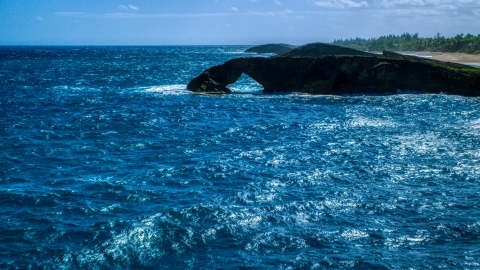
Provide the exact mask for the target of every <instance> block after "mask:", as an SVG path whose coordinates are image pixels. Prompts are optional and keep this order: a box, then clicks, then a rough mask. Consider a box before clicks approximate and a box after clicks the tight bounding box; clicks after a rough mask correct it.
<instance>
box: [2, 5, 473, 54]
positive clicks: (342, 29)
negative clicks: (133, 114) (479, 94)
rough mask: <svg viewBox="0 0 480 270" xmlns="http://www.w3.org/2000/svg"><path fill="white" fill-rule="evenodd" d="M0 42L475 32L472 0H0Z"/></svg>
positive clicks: (283, 39)
mask: <svg viewBox="0 0 480 270" xmlns="http://www.w3.org/2000/svg"><path fill="white" fill-rule="evenodd" d="M0 18H1V19H0V45H256V44H266V43H289V44H296V45H301V44H306V43H310V42H332V41H333V40H334V39H341V38H343V39H345V38H350V37H362V38H370V37H378V36H381V35H388V34H397V35H398V34H402V33H405V32H409V33H418V34H419V35H420V36H421V37H433V36H434V35H435V34H436V33H441V34H442V35H444V36H446V37H450V36H454V35H456V34H460V33H463V34H467V33H471V34H474V35H478V34H480V0H118V1H117V0H0Z"/></svg>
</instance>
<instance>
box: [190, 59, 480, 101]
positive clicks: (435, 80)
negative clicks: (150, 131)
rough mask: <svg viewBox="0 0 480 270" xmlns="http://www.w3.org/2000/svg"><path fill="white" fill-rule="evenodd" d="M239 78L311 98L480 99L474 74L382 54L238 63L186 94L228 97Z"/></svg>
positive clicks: (478, 76)
mask: <svg viewBox="0 0 480 270" xmlns="http://www.w3.org/2000/svg"><path fill="white" fill-rule="evenodd" d="M242 73H245V74H247V75H248V76H250V77H251V78H252V79H254V80H255V81H257V82H258V83H259V84H261V85H262V86H263V87H264V90H263V91H264V92H267V93H269V92H291V91H299V92H305V93H311V94H334V95H335V94H353V93H373V94H384V93H395V92H396V91H397V90H398V89H402V90H412V91H421V92H428V93H441V92H443V93H449V94H457V95H464V96H480V69H476V68H472V67H469V66H464V65H460V64H452V63H445V62H440V61H435V60H430V59H424V58H419V57H414V56H403V55H400V54H396V53H391V52H385V53H384V55H369V56H346V55H337V56H335V55H329V56H322V57H289V56H282V57H272V58H239V59H233V60H230V61H228V62H226V63H224V64H223V65H219V66H215V67H212V68H209V69H207V70H205V71H204V72H203V73H202V74H201V75H200V76H198V77H197V78H194V79H193V80H192V81H191V82H190V83H189V84H188V86H187V89H188V90H190V91H192V92H201V93H215V94H223V93H230V92H231V91H230V90H229V89H228V88H227V85H229V84H231V83H234V82H235V81H236V80H237V79H238V78H239V77H240V76H241V75H242Z"/></svg>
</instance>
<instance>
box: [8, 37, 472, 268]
mask: <svg viewBox="0 0 480 270" xmlns="http://www.w3.org/2000/svg"><path fill="white" fill-rule="evenodd" d="M247 48H248V46H159V47H155V46H152V47H74V46H72V47H5V46H4V47H0V145H1V146H0V147H1V148H0V150H1V151H0V216H1V219H0V268H1V269H222V268H223V269H338V268H340V269H438V268H447V269H478V268H480V110H479V109H480V99H479V98H472V97H462V96H455V95H444V94H435V95H433V94H422V93H415V92H411V91H408V89H407V90H405V89H404V90H399V91H398V93H395V94H389V95H344V96H313V95H304V94H301V93H290V94H263V93H262V92H261V90H262V88H261V86H260V85H258V84H257V83H256V82H254V81H253V80H252V79H250V78H248V77H247V76H243V77H241V79H240V80H239V81H238V82H237V83H235V84H234V85H232V89H233V90H234V94H231V95H201V94H192V93H190V92H189V91H187V90H186V84H187V83H188V82H189V80H190V79H192V78H193V77H195V76H197V75H199V74H200V73H201V72H202V71H203V70H204V69H206V68H208V67H211V66H214V65H218V64H222V63H223V62H225V61H227V60H229V59H233V58H237V57H265V56H257V55H254V54H245V53H243V52H244V50H245V49H247Z"/></svg>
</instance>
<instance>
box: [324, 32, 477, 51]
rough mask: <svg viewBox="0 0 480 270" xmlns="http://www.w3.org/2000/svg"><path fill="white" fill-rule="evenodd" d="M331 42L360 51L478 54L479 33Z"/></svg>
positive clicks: (395, 36) (416, 34)
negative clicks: (475, 34)
mask: <svg viewBox="0 0 480 270" xmlns="http://www.w3.org/2000/svg"><path fill="white" fill-rule="evenodd" d="M332 44H334V45H339V46H343V47H349V48H353V49H357V50H362V51H383V50H389V51H432V52H462V53H470V54H480V34H479V35H477V36H474V35H472V34H466V35H464V34H458V35H456V36H454V37H450V38H446V37H444V36H442V35H441V34H440V33H437V34H436V35H435V36H434V37H432V38H423V37H419V36H418V33H415V34H410V33H404V34H401V35H387V36H381V37H378V38H369V39H365V38H358V37H357V38H349V39H336V40H335V41H334V42H333V43H332Z"/></svg>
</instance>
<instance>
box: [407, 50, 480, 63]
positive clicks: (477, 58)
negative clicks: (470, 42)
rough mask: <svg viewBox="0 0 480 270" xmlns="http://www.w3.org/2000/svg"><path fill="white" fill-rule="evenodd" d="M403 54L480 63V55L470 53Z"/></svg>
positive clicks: (454, 61) (428, 52)
mask: <svg viewBox="0 0 480 270" xmlns="http://www.w3.org/2000/svg"><path fill="white" fill-rule="evenodd" d="M398 53H401V54H411V55H417V56H420V57H427V58H429V59H434V60H439V61H444V62H453V63H480V55H478V54H468V53H450V52H430V51H404V52H398Z"/></svg>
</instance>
